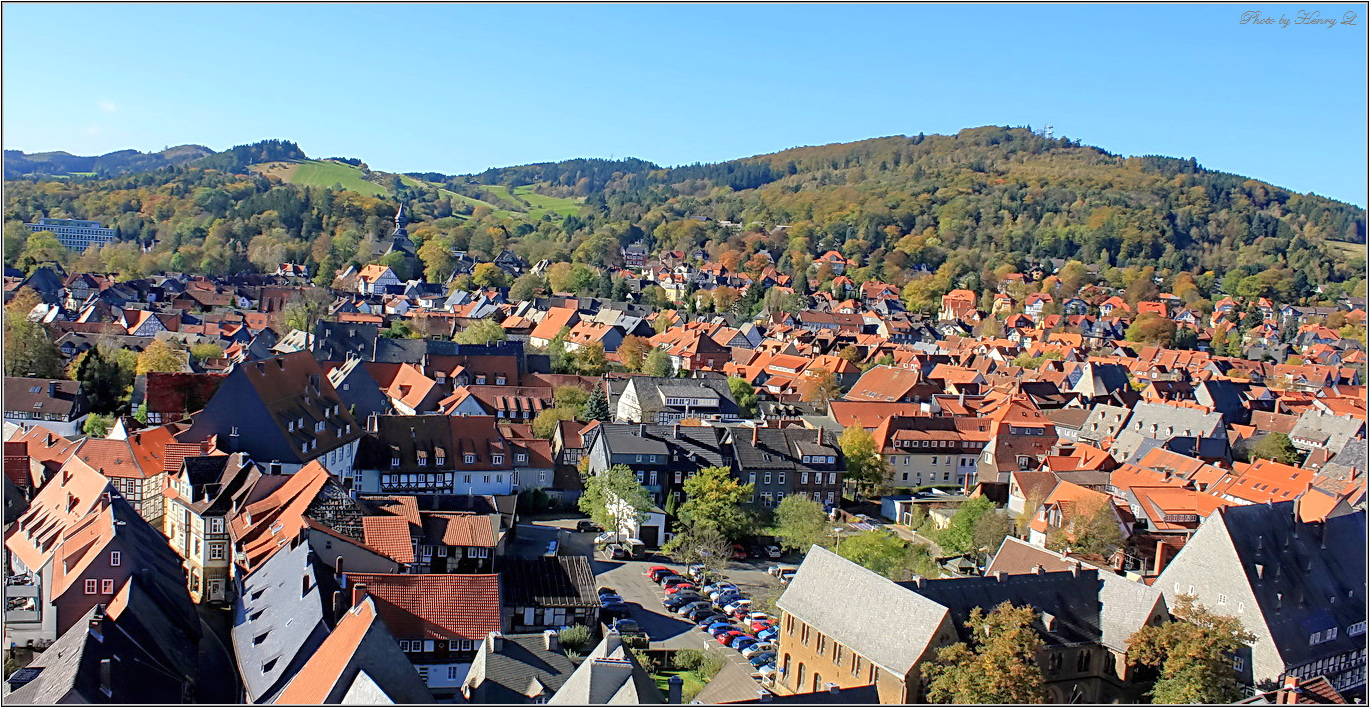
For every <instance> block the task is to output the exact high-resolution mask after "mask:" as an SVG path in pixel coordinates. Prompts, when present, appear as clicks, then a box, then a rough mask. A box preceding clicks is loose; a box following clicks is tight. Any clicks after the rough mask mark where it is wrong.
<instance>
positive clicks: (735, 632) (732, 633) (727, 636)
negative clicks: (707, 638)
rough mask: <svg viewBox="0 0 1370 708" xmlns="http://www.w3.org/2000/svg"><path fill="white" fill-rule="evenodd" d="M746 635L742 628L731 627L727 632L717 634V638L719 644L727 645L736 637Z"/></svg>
mask: <svg viewBox="0 0 1370 708" xmlns="http://www.w3.org/2000/svg"><path fill="white" fill-rule="evenodd" d="M745 636H747V634H746V632H743V631H742V630H740V629H730V630H728V631H726V632H723V633H722V634H718V635H715V638H716V639H718V643H719V644H722V645H723V646H725V647H726V646H728V644H729V643H731V642H732V641H733V640H734V639H736V638H738V637H745Z"/></svg>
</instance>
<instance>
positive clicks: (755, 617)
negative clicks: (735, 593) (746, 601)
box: [746, 612, 775, 622]
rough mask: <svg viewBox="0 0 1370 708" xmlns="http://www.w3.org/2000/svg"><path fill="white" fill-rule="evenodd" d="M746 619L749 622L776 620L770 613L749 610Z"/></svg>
mask: <svg viewBox="0 0 1370 708" xmlns="http://www.w3.org/2000/svg"><path fill="white" fill-rule="evenodd" d="M746 619H747V621H748V622H773V621H775V618H774V617H771V616H770V615H768V614H766V613H765V612H748V613H747V617H746Z"/></svg>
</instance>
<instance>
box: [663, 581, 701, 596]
mask: <svg viewBox="0 0 1370 708" xmlns="http://www.w3.org/2000/svg"><path fill="white" fill-rule="evenodd" d="M694 589H695V586H693V585H691V584H689V583H680V584H679V585H672V586H671V587H668V588H666V596H667V597H670V596H671V595H674V594H676V593H678V592H680V591H681V590H694Z"/></svg>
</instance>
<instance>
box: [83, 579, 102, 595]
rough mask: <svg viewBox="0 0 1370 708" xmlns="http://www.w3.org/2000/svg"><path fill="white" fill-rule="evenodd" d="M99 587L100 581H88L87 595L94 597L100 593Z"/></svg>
mask: <svg viewBox="0 0 1370 708" xmlns="http://www.w3.org/2000/svg"><path fill="white" fill-rule="evenodd" d="M99 587H100V583H99V581H97V580H94V579H91V580H87V581H86V594H87V595H94V594H95V593H96V592H99Z"/></svg>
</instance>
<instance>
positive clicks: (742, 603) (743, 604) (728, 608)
mask: <svg viewBox="0 0 1370 708" xmlns="http://www.w3.org/2000/svg"><path fill="white" fill-rule="evenodd" d="M751 606H752V601H751V600H748V599H745V598H744V599H741V600H735V601H733V602H730V603H728V604H726V605H724V606H723V614H725V615H732V614H733V613H734V612H737V611H738V610H741V609H743V608H747V607H751Z"/></svg>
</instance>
